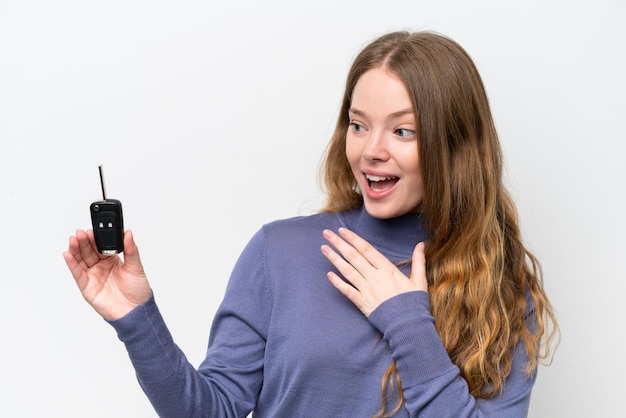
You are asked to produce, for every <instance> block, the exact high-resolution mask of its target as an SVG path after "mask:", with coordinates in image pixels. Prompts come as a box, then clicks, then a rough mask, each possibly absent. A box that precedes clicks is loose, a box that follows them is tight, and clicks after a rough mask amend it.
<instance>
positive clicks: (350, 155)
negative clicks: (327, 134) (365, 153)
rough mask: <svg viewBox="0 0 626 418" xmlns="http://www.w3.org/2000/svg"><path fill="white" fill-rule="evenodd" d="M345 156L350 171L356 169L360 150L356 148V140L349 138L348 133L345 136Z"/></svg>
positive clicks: (357, 168)
mask: <svg viewBox="0 0 626 418" xmlns="http://www.w3.org/2000/svg"><path fill="white" fill-rule="evenodd" d="M346 158H347V159H348V163H349V164H350V168H351V169H352V171H353V172H354V171H355V170H356V171H358V170H359V161H360V159H361V151H360V150H359V149H358V146H357V144H356V141H351V140H350V135H348V136H347V138H346Z"/></svg>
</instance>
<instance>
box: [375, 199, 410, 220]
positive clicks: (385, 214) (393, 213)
mask: <svg viewBox="0 0 626 418" xmlns="http://www.w3.org/2000/svg"><path fill="white" fill-rule="evenodd" d="M365 211H366V212H367V213H368V214H369V215H370V216H371V217H373V218H377V219H391V218H396V217H398V216H401V215H404V214H405V213H407V212H408V211H402V210H398V209H394V208H383V207H376V206H375V205H368V204H367V203H365Z"/></svg>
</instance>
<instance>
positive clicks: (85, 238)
mask: <svg viewBox="0 0 626 418" xmlns="http://www.w3.org/2000/svg"><path fill="white" fill-rule="evenodd" d="M76 238H77V240H78V245H79V250H80V258H81V260H82V261H83V262H84V263H85V266H86V267H87V268H91V267H93V266H94V265H96V264H97V263H98V262H99V261H100V254H99V253H98V251H97V250H96V243H95V240H94V237H93V231H91V230H89V231H83V230H80V229H79V230H78V231H76Z"/></svg>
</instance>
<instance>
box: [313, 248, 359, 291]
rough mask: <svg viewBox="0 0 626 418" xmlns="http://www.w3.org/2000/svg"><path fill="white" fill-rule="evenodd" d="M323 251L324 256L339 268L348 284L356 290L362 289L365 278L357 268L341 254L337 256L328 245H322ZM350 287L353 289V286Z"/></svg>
mask: <svg viewBox="0 0 626 418" xmlns="http://www.w3.org/2000/svg"><path fill="white" fill-rule="evenodd" d="M321 250H322V254H324V256H326V258H327V259H328V261H330V262H331V263H332V264H333V265H334V266H335V267H336V268H337V270H339V272H340V273H341V275H342V276H343V277H344V278H345V279H346V280H347V281H348V282H350V283H352V284H353V285H354V286H355V287H356V288H360V287H361V285H362V283H363V276H362V275H361V274H360V273H359V271H358V270H357V269H356V268H355V267H353V266H352V264H350V263H349V262H348V261H346V260H345V259H344V258H343V257H341V256H340V255H339V254H337V253H336V252H335V251H334V250H333V249H332V248H330V247H329V246H328V245H322V247H321ZM330 273H332V272H329V274H330ZM333 274H334V273H333ZM342 281H343V280H342ZM349 287H352V286H349Z"/></svg>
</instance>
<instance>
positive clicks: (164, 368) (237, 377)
mask: <svg viewBox="0 0 626 418" xmlns="http://www.w3.org/2000/svg"><path fill="white" fill-rule="evenodd" d="M340 226H345V227H347V228H350V229H352V230H353V231H355V232H356V233H357V234H359V235H361V236H362V237H363V238H365V239H366V240H368V241H369V242H370V243H372V244H373V245H374V246H375V247H376V248H377V249H378V250H379V251H381V252H382V253H383V254H384V255H385V256H387V257H388V258H389V259H390V260H391V261H393V262H400V261H403V260H406V259H409V258H410V257H411V253H412V251H413V248H414V247H415V245H416V244H417V243H418V242H420V241H423V240H425V239H426V231H425V228H424V225H423V222H422V221H421V220H420V218H419V216H418V215H416V214H408V215H405V216H402V217H399V218H395V219H391V220H380V219H376V218H372V217H371V216H369V215H368V214H367V213H366V212H365V210H363V209H361V210H355V211H349V212H343V213H331V214H316V215H311V216H306V217H298V218H293V219H288V220H282V221H277V222H273V223H270V224H268V225H265V226H264V227H263V228H262V229H261V230H259V231H258V232H257V233H256V234H255V235H254V237H253V238H252V239H251V240H250V242H249V243H248V245H247V247H246V248H245V250H244V251H243V253H242V254H241V256H240V258H239V260H238V261H237V263H236V265H235V267H234V270H233V272H232V276H231V278H230V281H229V284H228V287H227V289H226V294H225V296H224V300H223V302H222V304H221V306H220V308H219V310H218V311H217V313H216V315H215V318H214V323H213V326H212V329H211V335H210V338H209V347H208V350H207V354H206V359H205V360H204V361H203V362H202V364H201V365H200V366H199V367H198V368H197V369H196V368H194V367H193V366H192V365H190V364H189V362H188V361H187V359H186V358H185V356H184V354H183V353H182V352H181V350H180V349H179V348H178V347H177V346H176V345H175V344H174V342H173V341H172V337H171V335H170V333H169V331H168V329H167V327H166V325H165V323H164V321H163V318H162V317H161V314H160V313H159V310H158V308H157V305H156V303H155V300H154V298H152V299H150V300H149V301H147V302H146V303H144V304H143V305H140V306H138V307H137V308H135V309H134V310H133V311H131V312H130V313H129V314H127V315H126V316H124V317H123V318H121V319H119V320H117V321H112V322H111V324H112V325H113V327H114V328H115V329H116V331H117V333H118V336H119V338H120V339H121V340H122V341H123V342H124V343H125V344H126V348H127V350H128V353H129V356H130V358H131V361H132V363H133V366H134V367H135V370H136V372H137V378H138V380H139V382H140V384H141V386H142V388H143V390H144V391H145V393H146V394H147V396H148V397H149V399H150V401H151V402H152V404H153V406H154V408H155V410H156V411H157V412H158V414H159V416H161V417H172V418H183V417H194V418H195V417H245V416H246V415H247V414H248V413H249V412H250V411H254V416H255V417H278V418H283V417H322V418H326V417H357V418H360V417H363V418H366V417H371V416H373V415H375V414H376V413H377V412H378V410H379V408H380V406H381V399H380V396H381V381H382V377H383V374H384V372H385V370H386V369H387V368H388V367H389V365H391V363H392V361H393V360H394V359H395V360H396V362H397V368H398V370H399V372H400V375H401V379H402V387H403V390H404V396H405V404H404V408H403V409H402V410H401V411H400V412H399V413H397V414H396V415H395V416H397V417H417V416H419V417H437V418H442V417H454V418H460V417H482V416H492V417H524V416H526V415H527V410H528V404H529V400H530V394H531V390H532V386H533V384H534V379H535V377H534V376H533V377H528V376H527V375H526V374H525V373H524V367H525V365H526V362H527V357H526V352H525V350H524V349H523V347H521V346H518V347H515V348H514V357H513V370H512V372H511V374H510V376H509V377H508V378H507V380H506V383H505V386H504V391H503V392H502V393H501V394H500V395H498V396H497V397H495V398H492V399H489V400H483V399H475V398H474V397H472V396H471V395H470V394H469V391H468V387H467V384H466V382H465V381H464V380H463V378H462V377H461V375H460V373H459V370H458V368H457V367H456V366H455V365H454V364H453V363H452V362H451V361H450V358H449V356H448V354H447V353H446V351H445V349H444V347H443V344H442V342H441V339H440V338H439V336H438V335H437V332H436V331H435V327H434V319H433V317H432V315H431V314H430V307H429V300H428V295H427V294H426V293H425V292H410V293H405V294H401V295H398V296H396V297H394V298H391V299H389V300H387V301H386V302H384V303H383V304H381V305H380V306H379V307H378V308H377V309H376V310H375V311H374V312H372V314H371V315H370V316H369V318H366V317H365V316H364V315H363V314H362V313H361V312H360V311H359V310H358V309H357V308H356V307H355V306H354V305H353V304H352V302H350V301H349V300H348V299H347V298H345V297H344V296H343V295H341V294H340V293H339V291H337V290H336V289H335V288H334V287H333V286H332V285H331V284H330V282H329V281H328V279H327V278H326V272H327V271H329V270H331V269H334V267H333V266H332V265H331V264H330V263H329V262H328V261H327V260H326V259H325V257H324V256H323V255H322V254H321V252H320V246H321V245H322V244H323V243H325V240H324V239H323V237H322V231H323V230H324V229H326V228H328V229H332V230H337V228H339V227H340ZM390 393H391V394H392V395H394V396H395V393H396V391H395V390H391V391H390ZM396 404H397V398H393V397H392V398H391V399H390V400H389V401H388V405H390V407H391V408H393V407H395V406H396Z"/></svg>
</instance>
